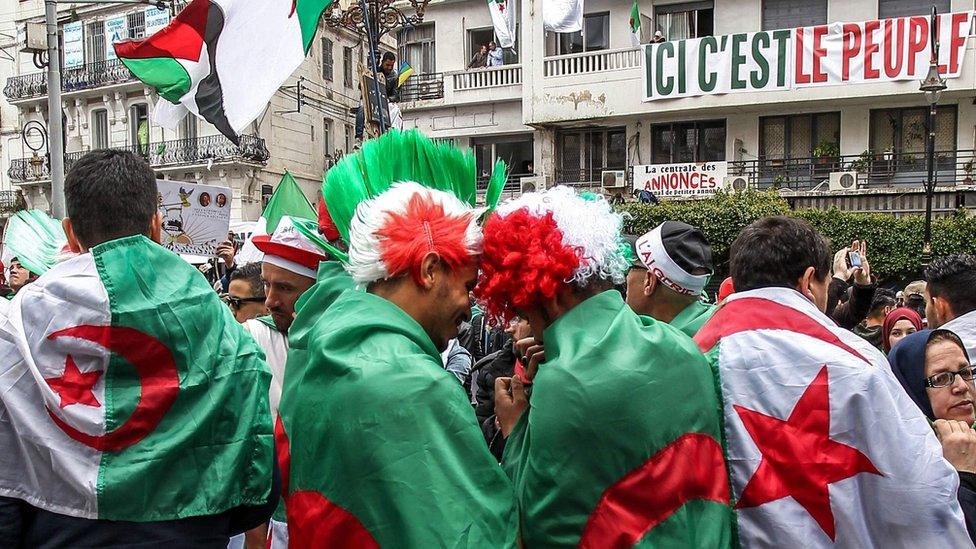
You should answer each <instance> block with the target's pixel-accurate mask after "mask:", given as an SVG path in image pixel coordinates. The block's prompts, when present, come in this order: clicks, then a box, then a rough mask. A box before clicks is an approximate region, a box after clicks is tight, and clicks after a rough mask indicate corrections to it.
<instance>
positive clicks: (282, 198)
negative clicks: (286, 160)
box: [236, 170, 318, 265]
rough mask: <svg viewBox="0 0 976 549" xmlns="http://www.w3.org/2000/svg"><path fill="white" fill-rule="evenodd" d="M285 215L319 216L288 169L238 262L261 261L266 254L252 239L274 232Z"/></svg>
mask: <svg viewBox="0 0 976 549" xmlns="http://www.w3.org/2000/svg"><path fill="white" fill-rule="evenodd" d="M285 216H288V217H295V218H299V219H310V220H315V219H317V218H318V214H317V213H316V211H315V208H313V207H312V205H311V204H310V203H309V202H308V199H307V198H305V193H304V192H302V188H301V187H299V186H298V182H296V181H295V178H294V176H292V175H291V173H289V172H288V171H287V170H286V171H285V175H283V176H281V181H279V182H278V187H276V188H275V191H274V194H272V195H271V199H270V200H268V205H267V206H265V207H264V211H263V212H262V213H261V217H259V218H258V222H257V224H256V225H255V226H254V231H252V232H251V236H250V238H248V239H247V242H245V243H244V245H243V246H241V250H240V251H239V252H238V253H237V257H236V261H237V263H239V264H241V265H247V264H248V263H254V262H256V261H261V258H262V257H264V254H262V253H261V252H260V251H259V250H258V249H257V248H256V247H254V243H253V242H252V241H251V239H253V238H254V237H255V236H261V235H270V234H274V232H275V229H277V228H278V222H279V221H281V218H282V217H285Z"/></svg>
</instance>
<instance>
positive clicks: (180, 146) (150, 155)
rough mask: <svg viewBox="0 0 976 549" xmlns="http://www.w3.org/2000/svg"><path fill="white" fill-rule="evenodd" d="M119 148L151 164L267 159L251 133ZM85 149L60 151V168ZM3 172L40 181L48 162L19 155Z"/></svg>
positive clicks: (20, 179)
mask: <svg viewBox="0 0 976 549" xmlns="http://www.w3.org/2000/svg"><path fill="white" fill-rule="evenodd" d="M113 149H119V150H131V151H132V152H134V153H136V154H140V155H142V156H144V157H145V158H146V160H147V161H148V162H149V165H151V166H153V167H154V168H159V167H166V166H178V165H187V164H199V163H205V162H209V161H211V160H212V161H214V162H219V161H228V160H241V161H245V162H254V163H258V164H264V163H265V162H267V161H268V158H269V156H270V155H269V153H268V148H267V147H266V146H265V143H264V139H262V138H260V137H256V136H253V135H242V136H241V138H240V145H235V144H233V143H232V142H231V141H230V140H229V139H227V138H226V137H224V136H222V135H211V136H207V137H197V138H195V139H177V140H174V141H161V142H156V143H147V144H145V145H134V146H130V147H113ZM88 152H89V151H76V152H70V153H66V154H65V155H64V169H65V171H67V170H70V169H71V167H72V166H74V164H75V162H77V161H78V160H79V159H81V157H82V156H84V155H86V154H88ZM7 175H8V176H9V177H10V179H11V181H18V182H25V181H44V180H47V179H50V178H51V172H50V166H49V165H48V160H47V158H46V157H44V156H41V157H38V158H37V159H36V160H35V159H33V158H19V159H16V160H12V161H11V162H10V168H9V169H8V170H7Z"/></svg>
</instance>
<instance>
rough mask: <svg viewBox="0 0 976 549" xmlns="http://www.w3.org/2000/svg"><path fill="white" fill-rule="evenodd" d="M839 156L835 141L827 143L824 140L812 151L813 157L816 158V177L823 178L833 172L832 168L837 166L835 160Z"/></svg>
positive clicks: (838, 148)
mask: <svg viewBox="0 0 976 549" xmlns="http://www.w3.org/2000/svg"><path fill="white" fill-rule="evenodd" d="M839 156H840V146H839V145H838V144H837V142H836V141H829V140H826V139H824V140H823V141H821V142H820V143H818V144H817V146H816V147H815V148H814V149H813V157H814V158H816V159H817V160H816V162H817V164H816V169H814V173H815V175H817V176H823V175H824V174H827V173H829V172H831V171H832V170H833V167H834V166H835V165H836V164H837V158H838V157H839Z"/></svg>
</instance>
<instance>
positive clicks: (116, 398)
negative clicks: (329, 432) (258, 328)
mask: <svg viewBox="0 0 976 549" xmlns="http://www.w3.org/2000/svg"><path fill="white" fill-rule="evenodd" d="M0 363H2V364H3V368H4V372H3V375H0V418H2V420H0V447H2V448H3V452H2V453H0V495H2V496H7V497H12V498H18V499H21V500H25V501H27V502H28V503H30V504H31V505H34V506H37V507H40V508H43V509H46V510H49V511H52V512H55V513H60V514H64V515H71V516H76V517H84V518H89V519H108V520H129V521H158V520H173V519H178V518H184V517H190V516H200V515H213V514H216V513H220V512H222V511H225V510H227V509H230V508H233V507H237V506H240V505H259V504H263V503H265V502H267V500H268V497H269V491H270V489H271V476H272V475H271V473H272V463H273V462H272V459H273V457H272V428H271V414H270V408H269V405H268V387H269V384H270V380H271V373H270V371H269V370H268V366H267V365H266V364H265V362H264V358H263V355H262V354H261V352H260V350H259V349H258V348H257V345H256V344H255V343H254V340H253V339H251V338H250V337H249V336H247V335H246V334H245V332H244V329H243V328H242V327H241V326H240V325H239V324H238V323H237V322H236V321H235V320H234V317H233V315H232V314H231V313H230V310H229V309H228V308H227V307H226V306H224V305H223V303H221V302H220V300H219V299H218V297H217V295H216V294H215V293H214V291H213V289H212V288H210V286H209V285H208V284H207V281H206V280H205V279H204V278H203V276H201V275H200V273H199V272H197V271H196V270H195V269H194V268H193V267H192V266H191V265H189V264H188V263H186V262H185V261H183V260H182V259H180V257H179V256H178V255H176V254H174V253H172V252H170V251H167V250H166V249H164V248H163V247H161V246H159V245H158V244H156V243H154V242H152V241H150V240H149V239H147V238H145V237H143V236H133V237H127V238H122V239H118V240H114V241H111V242H107V243H105V244H102V245H100V246H96V247H95V248H93V249H92V250H91V252H90V253H84V254H81V255H78V256H76V257H73V258H71V259H68V260H66V261H63V262H61V263H59V264H57V265H55V266H54V267H52V268H51V270H50V271H49V272H48V273H47V274H45V275H44V276H42V277H41V278H40V279H38V280H37V282H34V283H33V284H31V285H29V286H26V287H25V288H24V290H22V291H21V292H20V293H18V294H17V296H16V297H15V298H14V300H13V301H12V302H11V304H10V310H9V312H8V314H7V316H5V317H2V318H0Z"/></svg>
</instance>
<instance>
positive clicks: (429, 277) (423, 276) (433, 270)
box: [417, 252, 441, 290]
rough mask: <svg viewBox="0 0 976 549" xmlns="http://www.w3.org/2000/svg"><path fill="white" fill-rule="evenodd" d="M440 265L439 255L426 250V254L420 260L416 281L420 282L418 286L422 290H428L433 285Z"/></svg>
mask: <svg viewBox="0 0 976 549" xmlns="http://www.w3.org/2000/svg"><path fill="white" fill-rule="evenodd" d="M440 266H441V256H439V255H437V253H436V252H428V253H427V255H425V256H424V258H423V259H422V260H421V261H420V278H419V279H418V280H417V282H419V283H420V287H421V288H423V289H424V290H430V289H431V288H433V287H434V283H435V282H436V280H437V276H438V274H439V273H438V270H439V269H440Z"/></svg>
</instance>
